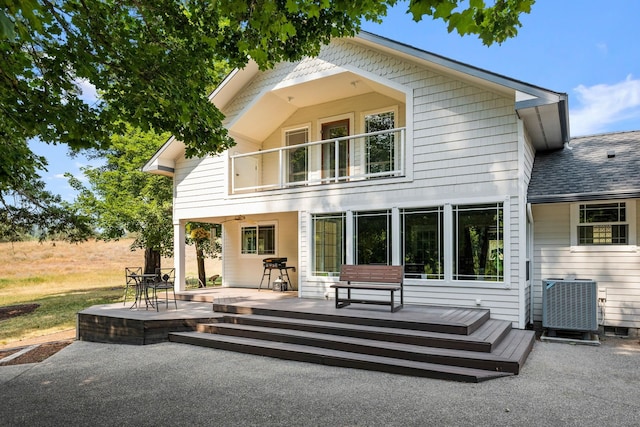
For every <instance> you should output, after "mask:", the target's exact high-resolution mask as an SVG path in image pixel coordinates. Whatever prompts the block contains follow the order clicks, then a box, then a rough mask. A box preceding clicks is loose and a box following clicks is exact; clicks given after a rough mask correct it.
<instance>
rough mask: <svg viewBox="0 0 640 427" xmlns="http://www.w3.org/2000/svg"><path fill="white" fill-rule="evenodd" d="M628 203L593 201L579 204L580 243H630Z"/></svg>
mask: <svg viewBox="0 0 640 427" xmlns="http://www.w3.org/2000/svg"><path fill="white" fill-rule="evenodd" d="M626 218H627V212H626V203H625V202H620V203H593V204H582V205H580V206H579V218H578V220H579V225H578V244H579V245H626V244H628V243H629V240H628V234H629V233H628V231H629V226H628V225H627V224H621V223H624V222H625V221H626Z"/></svg>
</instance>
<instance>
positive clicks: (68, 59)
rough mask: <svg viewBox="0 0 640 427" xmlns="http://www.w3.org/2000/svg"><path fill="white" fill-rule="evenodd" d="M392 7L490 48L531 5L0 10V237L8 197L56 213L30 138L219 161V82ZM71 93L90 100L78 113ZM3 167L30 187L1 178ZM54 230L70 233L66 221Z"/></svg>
mask: <svg viewBox="0 0 640 427" xmlns="http://www.w3.org/2000/svg"><path fill="white" fill-rule="evenodd" d="M397 3H406V4H407V13H410V14H411V15H412V16H413V19H414V20H416V21H419V20H421V19H422V18H423V17H425V16H427V17H431V18H433V19H441V20H443V21H445V22H447V23H448V30H449V31H450V32H451V31H454V30H455V31H457V32H458V33H460V34H461V35H465V34H477V35H478V37H479V38H480V39H481V40H482V42H483V43H484V44H486V45H490V44H492V43H494V42H497V43H501V42H503V41H504V40H506V39H507V38H509V37H513V36H515V35H516V34H517V29H518V28H519V27H520V26H521V23H520V20H519V19H520V16H521V14H523V13H529V12H530V10H531V6H532V4H533V3H534V0H493V1H492V2H491V4H490V5H487V4H485V2H484V1H483V0H410V1H404V2H400V1H398V0H212V1H209V0H91V1H86V0H0V144H2V145H1V149H2V151H3V156H2V158H0V170H1V172H0V180H1V181H0V189H1V190H2V198H3V200H2V201H3V204H4V206H5V212H4V213H3V215H4V216H3V217H2V218H0V219H1V220H2V221H3V223H2V226H3V227H8V226H9V224H10V222H4V221H7V215H9V216H11V214H7V212H8V211H9V210H10V209H8V208H7V204H6V203H5V199H6V198H7V197H8V195H9V194H18V195H19V197H22V199H21V202H20V203H23V206H24V207H25V209H26V210H27V211H28V210H29V209H30V208H31V209H33V210H34V211H37V210H38V209H42V216H41V218H45V217H46V216H47V215H50V214H51V213H52V212H47V210H46V209H45V208H46V207H47V206H46V205H45V203H49V205H50V207H51V208H54V207H55V208H57V207H61V206H62V205H60V204H59V203H57V201H56V200H53V199H55V196H52V195H48V194H46V192H44V193H43V192H42V191H44V190H43V186H42V183H41V181H39V177H38V174H37V171H38V169H39V168H43V167H44V166H45V165H46V163H45V162H44V160H43V159H42V158H38V157H37V156H35V155H34V154H33V153H32V152H31V151H30V150H29V149H28V146H27V143H26V142H27V141H29V140H30V139H32V138H36V137H37V138H38V139H39V140H40V141H42V142H43V143H48V144H67V145H68V146H69V147H70V148H71V150H73V151H78V150H81V149H87V148H89V149H97V150H99V151H100V150H110V148H109V147H110V145H111V144H112V142H113V139H112V135H114V134H115V135H122V134H124V133H126V132H129V131H128V130H127V129H126V128H125V125H124V122H127V123H130V124H131V125H132V126H133V127H135V128H140V129H142V130H145V131H148V130H151V129H155V130H157V131H159V132H169V133H171V134H173V135H175V136H176V138H178V139H180V140H182V141H183V142H184V143H185V146H186V153H185V154H186V156H187V157H193V156H204V155H207V154H213V153H219V152H221V151H223V150H225V149H226V148H228V147H230V146H231V145H233V141H232V139H231V138H230V137H229V136H228V135H227V131H226V130H225V129H224V127H223V126H222V120H223V115H222V113H221V112H220V111H219V110H218V109H217V108H216V107H215V106H214V105H213V104H212V103H211V102H210V101H209V98H208V96H207V93H208V92H210V90H211V89H212V88H213V87H214V86H215V85H216V83H217V82H218V81H219V79H220V75H221V74H223V73H224V72H225V71H226V70H228V69H232V68H236V67H237V68H242V67H244V66H245V65H246V64H247V63H248V61H249V60H250V59H253V60H255V61H256V62H257V64H258V65H259V67H260V68H261V69H267V68H270V67H273V66H274V65H275V64H276V63H278V62H281V61H295V60H298V59H300V58H302V57H305V56H313V55H316V54H317V53H318V52H319V50H320V48H321V47H322V45H323V44H326V43H328V42H329V41H330V40H331V38H333V37H343V36H353V35H355V34H356V33H357V32H358V31H359V29H360V26H361V23H362V22H363V20H369V21H375V22H380V21H381V20H382V18H383V17H384V16H385V15H386V13H387V10H388V8H389V7H391V6H394V5H396V4H397ZM83 85H93V87H95V88H96V90H97V92H98V94H99V100H97V101H95V102H91V103H89V102H86V99H85V98H83V96H82V89H81V88H82V86H83ZM116 139H117V138H116ZM12 162H13V163H12ZM14 167H15V168H16V169H17V170H18V172H19V173H18V174H17V175H15V176H23V177H26V178H27V179H29V180H31V181H29V183H28V184H27V183H26V182H25V181H20V180H18V179H15V180H14V179H12V178H11V175H12V174H13V173H14V171H12V170H11V169H12V168H14ZM20 173H23V174H22V175H20ZM21 185H24V186H25V187H26V188H21ZM20 203H18V204H20ZM52 203H53V205H51V204H52ZM39 205H42V206H39ZM25 212H26V211H23V213H25ZM53 213H55V212H53ZM17 217H20V216H16V215H15V214H14V215H13V216H12V218H17ZM54 217H55V216H54ZM21 218H23V219H25V222H24V223H23V226H24V227H26V226H27V225H28V221H27V219H28V217H27V216H26V215H23V216H21ZM75 219H78V217H75ZM30 220H31V221H32V225H36V226H37V225H38V224H41V223H42V221H40V220H38V219H37V218H31V219H30ZM61 220H62V222H61V223H60V224H59V225H60V227H62V228H65V227H71V228H73V227H74V222H73V220H74V218H67V219H66V220H65V219H64V218H61ZM39 221H40V222H39ZM65 224H66V225H65ZM113 231H114V232H115V231H116V230H113ZM80 234H82V233H80Z"/></svg>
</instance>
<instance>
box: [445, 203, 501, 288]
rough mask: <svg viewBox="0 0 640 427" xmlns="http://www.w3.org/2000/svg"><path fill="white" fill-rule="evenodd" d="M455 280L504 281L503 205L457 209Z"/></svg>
mask: <svg viewBox="0 0 640 427" xmlns="http://www.w3.org/2000/svg"><path fill="white" fill-rule="evenodd" d="M453 216H454V218H453V220H454V221H453V222H454V244H455V256H454V259H453V261H454V262H453V279H454V280H483V281H490V282H500V281H503V280H504V264H503V261H504V230H503V227H504V220H503V216H504V213H503V209H502V204H501V203H497V204H495V205H493V204H492V205H479V206H454V207H453Z"/></svg>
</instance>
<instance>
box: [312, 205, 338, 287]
mask: <svg viewBox="0 0 640 427" xmlns="http://www.w3.org/2000/svg"><path fill="white" fill-rule="evenodd" d="M313 233H314V241H313V262H314V265H313V275H314V276H337V275H339V274H340V266H342V264H344V263H345V217H344V214H326V215H314V216H313Z"/></svg>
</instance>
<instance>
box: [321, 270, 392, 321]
mask: <svg viewBox="0 0 640 427" xmlns="http://www.w3.org/2000/svg"><path fill="white" fill-rule="evenodd" d="M403 276H404V271H403V267H402V266H401V265H343V266H342V268H341V269H340V282H339V283H335V284H333V285H331V287H332V288H334V289H335V290H336V308H343V307H346V306H348V305H349V304H351V303H359V304H378V305H388V306H390V307H391V312H392V313H393V312H395V311H398V310H400V309H401V308H402V305H403V304H404V295H403V290H402V281H403ZM340 289H346V290H347V297H346V298H340ZM352 289H356V290H367V291H385V292H390V294H391V298H390V299H389V300H372V299H362V298H352V297H351V290H352ZM398 291H399V292H400V304H399V305H398V304H395V301H394V294H395V292H398Z"/></svg>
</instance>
